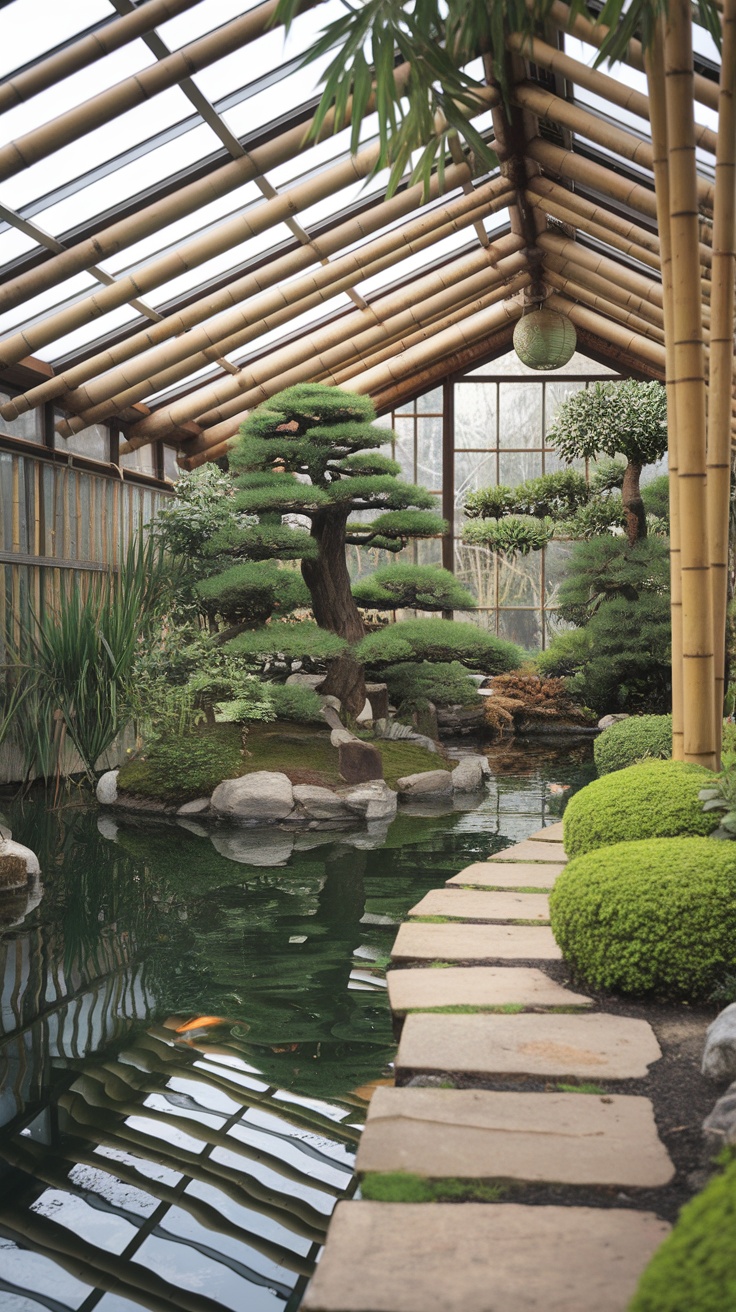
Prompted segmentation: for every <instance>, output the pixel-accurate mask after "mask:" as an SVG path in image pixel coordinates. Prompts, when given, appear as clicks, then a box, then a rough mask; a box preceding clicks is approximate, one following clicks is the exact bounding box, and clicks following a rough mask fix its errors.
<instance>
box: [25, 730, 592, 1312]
mask: <svg viewBox="0 0 736 1312" xmlns="http://www.w3.org/2000/svg"><path fill="white" fill-rule="evenodd" d="M522 760H523V762H524V772H523V773H522V769H521V768H520V765H519V756H518V754H517V756H516V757H515V758H514V759H512V760H511V762H510V766H509V767H508V768H510V769H511V770H512V771H513V773H510V774H508V775H500V776H499V778H498V779H497V780H496V781H495V784H494V787H493V788H492V789H491V790H490V791H489V792H488V794H487V796H486V797H485V799H484V800H483V802H482V804H481V805H480V806H477V805H476V806H475V809H473V810H469V811H466V812H458V811H453V812H450V813H448V814H446V815H437V814H430V815H426V814H424V815H411V814H408V813H403V814H400V815H399V817H398V818H397V820H396V821H395V822H394V824H393V825H392V826H391V829H390V831H389V833H388V835H387V836H386V838H385V841H384V842H383V844H382V846H381V847H380V848H378V849H376V848H375V847H372V846H371V844H370V842H364V843H361V841H360V839H358V843H357V845H355V839H356V837H357V836H355V835H352V836H350V835H340V834H338V835H319V836H315V835H310V836H308V837H309V838H310V840H311V841H310V842H309V843H307V842H305V843H303V845H302V846H301V849H300V850H290V851H289V853H288V854H287V855H286V857H285V864H278V865H275V864H271V863H270V862H269V861H265V862H262V863H261V864H254V863H253V861H254V851H255V849H254V848H253V845H252V838H249V842H250V843H251V847H250V853H251V859H250V861H246V862H244V861H243V860H242V855H243V851H242V849H239V850H240V857H236V858H235V859H232V857H231V856H228V855H227V854H226V851H225V847H224V845H223V844H220V850H219V851H218V850H217V848H216V847H215V846H214V845H213V843H212V841H211V837H210V835H209V834H208V833H207V832H206V831H205V832H204V833H202V834H197V833H193V832H185V831H183V830H182V829H181V828H179V827H177V826H172V825H167V826H162V825H151V824H150V823H149V824H141V823H138V824H136V823H129V822H126V823H124V824H123V823H116V822H115V821H113V820H112V818H111V817H109V816H105V817H102V823H101V824H98V819H99V817H98V813H97V811H96V810H93V811H87V810H85V809H84V808H80V807H76V808H75V807H73V806H72V807H68V808H66V809H65V810H63V811H61V812H56V813H53V814H51V813H49V812H47V811H46V810H45V808H44V806H43V805H42V804H39V803H38V802H30V803H25V804H23V805H22V806H20V805H15V806H14V807H13V808H12V812H13V814H12V816H11V821H12V826H13V830H14V835H15V837H17V838H18V839H19V840H20V841H21V842H24V843H26V844H28V846H30V847H32V848H33V849H34V850H35V851H36V852H38V854H39V857H40V861H41V869H42V872H43V881H44V896H43V899H42V900H41V902H40V904H39V905H36V906H35V908H34V907H33V906H31V905H30V902H32V901H33V898H31V899H30V901H28V900H27V902H26V905H25V906H24V908H21V909H19V910H18V914H17V915H16V916H14V919H21V923H19V924H17V925H15V926H13V925H12V922H10V921H9V919H6V920H5V922H4V927H3V926H2V925H0V985H1V987H2V993H1V994H0V1024H1V1030H0V1076H1V1077H2V1082H1V1084H0V1176H1V1177H2V1178H1V1180H0V1199H1V1200H2V1201H1V1202H0V1308H2V1309H3V1310H5V1309H7V1310H8V1312H37V1309H38V1308H48V1309H50V1312H69V1310H70V1309H74V1312H90V1310H91V1309H93V1308H95V1309H96V1308H100V1309H102V1310H103V1312H123V1310H126V1312H127V1310H128V1309H132V1308H133V1307H141V1306H143V1307H146V1308H150V1309H154V1310H156V1312H158V1309H164V1308H167V1309H171V1308H172V1307H175V1308H179V1309H193V1310H195V1312H205V1309H211V1310H212V1312H222V1309H224V1308H232V1309H237V1310H238V1312H274V1309H276V1308H280V1309H286V1310H287V1312H292V1310H293V1309H295V1308H296V1307H297V1306H298V1303H299V1300H300V1298H301V1294H302V1292H303V1288H304V1286H305V1284H306V1281H307V1279H308V1277H309V1274H310V1272H311V1270H312V1267H313V1264H314V1261H315V1257H316V1254H317V1252H318V1249H319V1246H320V1244H321V1242H322V1239H323V1236H324V1233H325V1230H326V1226H327V1222H328V1220H329V1216H330V1213H331V1211H332V1209H333V1207H334V1205H335V1202H336V1200H337V1199H338V1198H340V1197H342V1196H344V1194H345V1192H346V1191H349V1190H350V1189H351V1188H352V1176H351V1164H352V1158H353V1150H354V1145H355V1143H356V1140H357V1137H358V1135H359V1132H360V1126H361V1123H362V1120H363V1116H364V1111H365V1106H366V1102H367V1098H368V1097H369V1095H370V1091H371V1087H372V1085H373V1084H374V1083H375V1081H377V1080H381V1079H385V1078H387V1077H388V1074H389V1072H388V1070H387V1066H388V1063H389V1062H390V1060H391V1058H392V1056H393V1043H392V1038H391V1026H390V1018H389V1013H388V1010H387V1006H386V997H385V980H384V977H383V969H382V966H383V964H384V963H385V959H386V957H387V954H388V952H389V951H390V947H391V943H392V942H393V938H394V936H395V932H396V930H395V927H396V924H397V923H398V922H399V921H400V920H401V919H402V917H403V916H404V915H405V914H406V911H407V910H408V908H409V907H410V906H412V905H413V904H414V902H416V901H418V899H419V898H420V897H421V896H422V895H423V893H424V892H426V891H428V890H429V889H430V888H432V887H436V886H437V885H439V884H441V883H442V882H443V880H444V879H445V878H447V876H448V875H449V874H452V873H455V871H457V870H458V869H459V868H461V866H462V865H464V864H467V863H469V862H470V861H473V860H477V859H482V858H483V857H484V856H487V855H489V854H491V853H492V852H494V851H498V850H501V849H502V848H503V847H504V846H506V845H508V843H510V842H513V841H516V840H517V839H518V838H520V837H524V836H525V835H526V834H528V833H530V832H532V831H533V830H534V829H536V828H538V827H539V825H540V824H541V823H542V820H543V818H544V816H545V815H546V814H547V812H548V810H549V807H550V801H551V800H553V796H552V794H551V792H550V784H551V782H554V781H557V782H561V783H562V784H565V783H570V784H571V786H572V787H574V786H576V785H577V784H578V783H579V782H581V781H583V780H584V778H585V777H586V776H585V766H584V764H583V763H582V762H581V760H580V759H578V757H577V756H576V755H575V753H571V750H570V748H569V747H566V748H565V750H564V751H563V753H561V754H559V755H558V756H557V757H556V759H555V760H554V762H553V763H550V761H549V758H548V754H545V755H544V757H543V758H542V759H541V760H537V761H535V762H534V763H531V762H530V760H529V758H528V756H524V757H523V758H522ZM220 836H221V837H222V836H223V835H222V834H221V835H220ZM232 839H233V843H236V841H237V839H238V835H237V834H235V835H233V836H232ZM266 846H268V845H266ZM264 851H266V849H265V848H264ZM274 851H275V848H274V845H271V847H270V848H268V852H270V853H271V854H273V853H274ZM268 852H267V853H266V855H268ZM255 856H256V857H257V854H255ZM37 892H38V890H37ZM24 913H25V915H24ZM23 917H24V918H23Z"/></svg>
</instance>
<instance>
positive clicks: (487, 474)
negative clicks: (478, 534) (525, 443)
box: [455, 451, 496, 532]
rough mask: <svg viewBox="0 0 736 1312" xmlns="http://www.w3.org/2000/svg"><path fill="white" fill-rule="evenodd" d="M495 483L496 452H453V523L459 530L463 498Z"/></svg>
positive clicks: (457, 530)
mask: <svg viewBox="0 0 736 1312" xmlns="http://www.w3.org/2000/svg"><path fill="white" fill-rule="evenodd" d="M495 483H496V452H495V451H489V452H487V453H484V452H482V451H456V452H455V524H456V532H460V530H461V527H462V523H463V520H464V518H465V499H466V497H467V495H468V493H469V492H477V490H478V488H481V487H491V486H493V485H495Z"/></svg>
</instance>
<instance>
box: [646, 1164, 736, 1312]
mask: <svg viewBox="0 0 736 1312" xmlns="http://www.w3.org/2000/svg"><path fill="white" fill-rule="evenodd" d="M735 1233H736V1159H734V1158H733V1157H731V1158H729V1159H728V1160H727V1161H726V1162H725V1163H724V1169H723V1170H721V1171H720V1172H719V1173H718V1174H717V1175H715V1176H714V1177H713V1179H712V1180H711V1181H710V1182H709V1184H708V1185H706V1187H705V1189H704V1190H703V1192H702V1193H700V1194H697V1195H696V1197H695V1198H692V1199H691V1200H690V1202H688V1203H686V1204H685V1206H684V1207H683V1209H682V1211H681V1212H680V1215H679V1217H678V1218H677V1221H676V1223H675V1226H674V1228H673V1229H672V1231H671V1233H670V1234H669V1235H668V1236H667V1238H666V1239H665V1241H664V1243H663V1244H662V1245H661V1246H660V1247H659V1248H658V1249H657V1251H656V1252H655V1254H654V1256H653V1258H652V1259H651V1261H650V1263H649V1265H648V1267H647V1268H646V1270H645V1271H644V1273H643V1275H642V1277H641V1279H640V1281H639V1285H638V1288H637V1291H636V1293H635V1294H634V1297H633V1299H632V1301H631V1303H630V1304H629V1312H725V1309H726V1308H733V1307H736V1263H734V1260H733V1236H734V1234H735Z"/></svg>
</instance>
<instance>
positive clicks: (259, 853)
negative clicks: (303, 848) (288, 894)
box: [211, 829, 294, 868]
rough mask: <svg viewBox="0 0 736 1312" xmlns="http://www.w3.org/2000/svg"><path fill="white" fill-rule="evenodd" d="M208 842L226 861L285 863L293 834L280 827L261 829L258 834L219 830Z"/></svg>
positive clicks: (291, 849) (265, 863)
mask: <svg viewBox="0 0 736 1312" xmlns="http://www.w3.org/2000/svg"><path fill="white" fill-rule="evenodd" d="M211 842H212V846H213V847H214V848H215V850H216V851H217V852H219V853H220V856H224V857H226V859H227V860H228V861H237V863H238V865H242V866H258V867H260V868H265V867H269V866H270V867H273V866H285V865H286V863H287V861H288V860H289V858H290V856H291V854H292V852H293V851H294V836H293V834H284V833H282V831H281V830H280V829H270V830H269V829H260V830H259V831H258V833H255V832H252V833H243V831H242V830H240V831H239V832H238V831H236V832H235V833H233V832H232V831H230V832H229V833H223V832H222V831H220V832H219V833H215V834H212V835H211Z"/></svg>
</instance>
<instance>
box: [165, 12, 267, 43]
mask: <svg viewBox="0 0 736 1312" xmlns="http://www.w3.org/2000/svg"><path fill="white" fill-rule="evenodd" d="M260 3H261V0H200V3H199V4H198V5H195V6H194V8H193V9H188V10H187V11H186V13H184V14H177V15H176V16H175V17H174V18H170V19H169V20H168V22H166V23H160V24H159V26H158V27H157V28H156V31H157V32H158V34H159V36H160V37H161V40H162V41H165V42H166V44H167V46H169V47H170V48H171V49H172V50H173V49H174V48H176V47H179V46H184V45H188V44H189V42H190V41H196V39H197V37H200V36H204V34H205V33H206V32H212V31H214V29H215V28H216V27H222V25H223V23H229V22H231V20H232V19H233V18H239V17H240V15H241V14H247V13H248V10H249V9H255V8H256V6H257V5H258V4H260Z"/></svg>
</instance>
